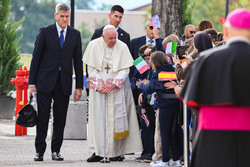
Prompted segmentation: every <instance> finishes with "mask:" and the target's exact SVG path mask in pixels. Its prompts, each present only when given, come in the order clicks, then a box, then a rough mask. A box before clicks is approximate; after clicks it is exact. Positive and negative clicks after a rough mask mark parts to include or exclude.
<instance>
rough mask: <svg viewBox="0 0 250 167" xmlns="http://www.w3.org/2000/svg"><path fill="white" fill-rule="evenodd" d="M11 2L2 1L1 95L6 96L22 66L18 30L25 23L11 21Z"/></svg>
mask: <svg viewBox="0 0 250 167" xmlns="http://www.w3.org/2000/svg"><path fill="white" fill-rule="evenodd" d="M10 2H11V0H0V11H1V12H0V94H2V95H5V94H6V93H7V92H9V91H10V90H12V89H13V86H12V85H11V83H10V80H11V78H14V77H15V71H16V70H17V69H18V68H19V66H21V64H20V63H19V60H20V52H19V50H20V47H18V43H19V41H20V40H21V38H22V37H19V38H17V29H18V27H19V26H20V25H21V24H22V22H23V21H24V18H22V19H21V20H20V21H18V22H14V20H9V14H10Z"/></svg>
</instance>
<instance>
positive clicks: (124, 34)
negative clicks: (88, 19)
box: [91, 27, 130, 50]
mask: <svg viewBox="0 0 250 167" xmlns="http://www.w3.org/2000/svg"><path fill="white" fill-rule="evenodd" d="M103 28H104V27H101V28H97V29H96V30H95V32H94V34H93V36H92V38H91V40H93V39H96V38H99V37H101V36H102V30H103ZM117 32H118V39H119V40H121V41H122V42H124V43H125V44H126V45H127V46H128V48H129V50H130V35H129V34H128V33H127V32H126V31H124V30H123V29H121V28H120V27H119V28H118V30H117Z"/></svg>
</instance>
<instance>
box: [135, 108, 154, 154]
mask: <svg viewBox="0 0 250 167" xmlns="http://www.w3.org/2000/svg"><path fill="white" fill-rule="evenodd" d="M139 110H140V127H141V139H142V146H143V152H142V156H143V155H149V156H150V155H151V156H152V155H153V154H154V152H155V150H154V134H155V111H154V109H153V107H152V106H150V105H149V104H146V107H145V110H146V114H145V115H146V117H147V118H148V120H149V126H147V125H146V123H145V120H144V119H143V118H142V117H141V108H140V107H139Z"/></svg>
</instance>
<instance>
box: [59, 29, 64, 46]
mask: <svg viewBox="0 0 250 167" xmlns="http://www.w3.org/2000/svg"><path fill="white" fill-rule="evenodd" d="M63 32H64V30H61V32H60V33H61V35H60V44H61V48H62V47H63V42H64V36H63Z"/></svg>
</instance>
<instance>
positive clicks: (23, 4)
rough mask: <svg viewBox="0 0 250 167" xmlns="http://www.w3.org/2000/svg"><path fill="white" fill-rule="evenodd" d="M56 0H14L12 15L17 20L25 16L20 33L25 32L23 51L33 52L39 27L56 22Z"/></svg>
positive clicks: (21, 43)
mask: <svg viewBox="0 0 250 167" xmlns="http://www.w3.org/2000/svg"><path fill="white" fill-rule="evenodd" d="M55 5H56V1H55V0H39V1H37V0H13V1H12V2H11V6H12V8H11V9H12V15H13V16H14V18H15V19H16V20H19V19H20V18H22V17H23V16H25V18H26V19H25V21H24V23H23V26H22V27H21V29H20V31H19V34H21V33H22V34H23V39H22V40H21V42H20V45H21V52H22V53H32V51H33V47H34V42H35V38H36V35H37V33H38V32H39V29H40V28H41V27H43V26H46V25H48V24H51V23H53V22H55V19H54V12H55Z"/></svg>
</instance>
